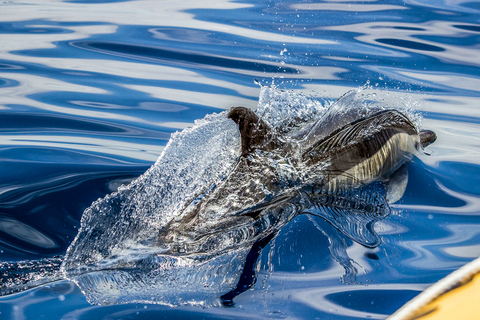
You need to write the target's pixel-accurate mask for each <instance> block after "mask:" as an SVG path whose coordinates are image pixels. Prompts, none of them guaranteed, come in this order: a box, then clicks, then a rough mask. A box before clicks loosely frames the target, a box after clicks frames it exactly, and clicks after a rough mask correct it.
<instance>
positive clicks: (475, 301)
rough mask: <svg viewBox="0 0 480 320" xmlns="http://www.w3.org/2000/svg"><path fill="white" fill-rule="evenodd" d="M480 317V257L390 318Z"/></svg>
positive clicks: (428, 319) (411, 319) (436, 318)
mask: <svg viewBox="0 0 480 320" xmlns="http://www.w3.org/2000/svg"><path fill="white" fill-rule="evenodd" d="M414 319H415V320H444V319H445V320H450V319H462V320H464V319H467V320H468V319H480V258H477V259H476V260H474V261H472V262H470V263H468V264H466V265H465V266H463V267H461V268H460V269H458V270H456V271H454V272H452V273H451V274H449V275H448V276H446V277H445V278H443V279H441V280H440V281H438V282H437V283H435V284H434V285H432V286H430V287H429V288H427V289H426V290H425V291H423V292H422V293H420V294H419V295H418V296H417V297H415V298H414V299H412V300H410V301H409V302H407V303H406V304H405V305H404V306H403V307H401V308H400V309H398V310H397V311H396V312H395V313H394V314H392V315H391V316H390V317H388V318H387V320H414Z"/></svg>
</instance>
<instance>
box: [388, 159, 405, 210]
mask: <svg viewBox="0 0 480 320" xmlns="http://www.w3.org/2000/svg"><path fill="white" fill-rule="evenodd" d="M407 167H408V164H404V165H403V166H401V167H400V168H398V170H397V171H395V172H394V173H393V174H392V175H391V176H390V177H389V178H388V180H385V181H384V182H383V184H384V188H385V191H386V198H387V202H388V203H390V204H391V203H395V202H397V201H398V200H400V199H401V198H402V197H403V194H404V193H405V190H406V189H407V184H408V169H407Z"/></svg>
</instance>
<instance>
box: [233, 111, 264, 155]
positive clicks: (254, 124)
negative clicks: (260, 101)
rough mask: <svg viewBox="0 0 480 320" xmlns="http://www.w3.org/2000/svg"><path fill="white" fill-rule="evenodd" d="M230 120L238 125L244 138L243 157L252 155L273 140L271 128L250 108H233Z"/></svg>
mask: <svg viewBox="0 0 480 320" xmlns="http://www.w3.org/2000/svg"><path fill="white" fill-rule="evenodd" d="M228 118H230V119H232V120H233V121H234V122H235V123H236V124H238V129H239V130H240V136H241V138H242V156H246V155H248V154H250V153H251V152H252V151H253V150H254V149H255V148H258V147H262V146H264V145H265V144H266V143H267V142H269V141H270V140H271V138H272V132H271V131H272V130H271V128H270V126H269V125H268V124H266V123H265V121H263V120H262V119H260V118H259V117H258V116H257V115H256V114H255V112H253V111H252V110H250V109H248V108H245V107H235V108H232V109H231V110H230V112H229V113H228Z"/></svg>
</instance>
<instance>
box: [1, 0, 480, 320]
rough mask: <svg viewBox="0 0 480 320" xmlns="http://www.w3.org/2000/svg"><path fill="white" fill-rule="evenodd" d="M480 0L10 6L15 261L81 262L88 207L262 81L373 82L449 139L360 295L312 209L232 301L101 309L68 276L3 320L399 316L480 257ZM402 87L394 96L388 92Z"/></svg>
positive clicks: (13, 306) (4, 110)
mask: <svg viewBox="0 0 480 320" xmlns="http://www.w3.org/2000/svg"><path fill="white" fill-rule="evenodd" d="M479 15H480V6H479V5H478V3H476V2H473V1H472V2H468V1H459V2H456V3H453V2H451V1H436V2H431V1H406V2H400V1H369V2H358V1H324V2H316V3H311V2H299V1H223V0H219V1H212V2H205V1H175V2H173V1H74V0H72V1H64V2H57V1H22V2H16V1H2V2H1V3H0V21H1V22H0V249H1V251H0V260H2V261H18V260H27V259H39V258H43V257H51V256H54V255H58V254H63V253H64V252H65V250H66V248H67V247H68V246H69V244H70V242H71V241H72V240H73V238H74V237H75V235H76V234H77V230H78V227H79V225H80V217H81V215H82V213H83V210H84V209H85V208H86V207H88V206H89V205H90V204H91V203H92V201H94V200H96V199H98V198H99V197H103V196H105V195H106V194H108V193H111V192H112V191H115V190H116V188H117V187H118V186H119V185H121V184H123V183H128V182H129V181H130V180H131V179H133V178H135V177H138V176H139V175H141V174H142V173H143V172H145V170H146V169H148V168H149V167H150V166H151V165H152V164H153V163H154V162H155V160H156V159H157V157H158V156H159V155H160V153H161V152H162V150H163V148H164V146H165V145H166V143H167V142H168V140H169V137H170V134H171V133H173V132H175V131H177V130H181V129H183V128H186V127H188V126H190V125H191V124H192V123H193V121H194V120H195V119H198V118H202V117H204V116H205V115H206V114H209V113H212V112H219V111H222V110H225V109H228V108H230V107H232V106H237V105H244V106H247V107H250V108H253V109H254V108H256V106H257V103H258V96H259V92H260V88H259V86H258V85H257V84H255V81H254V79H258V80H259V81H260V82H261V83H264V84H269V83H271V82H272V79H275V83H276V85H277V86H279V87H280V88H284V89H292V90H293V92H303V93H307V94H312V95H315V96H317V97H319V98H320V99H324V100H334V99H336V98H338V97H339V96H341V95H342V94H343V93H344V92H346V91H348V90H350V89H352V88H357V87H359V86H362V85H364V84H365V83H367V82H369V83H370V85H371V86H373V87H374V88H377V89H378V90H379V91H381V92H383V93H384V95H391V96H392V97H393V98H392V99H395V100H396V102H397V104H398V103H399V102H398V101H400V103H399V104H401V103H402V101H403V100H404V101H405V104H407V105H408V106H409V107H411V108H414V109H416V110H418V111H421V112H422V114H423V117H424V119H423V123H422V125H423V126H424V127H426V128H429V129H432V130H434V131H435V132H436V133H437V135H438V140H437V142H435V144H433V145H432V146H430V147H429V148H428V151H429V152H430V153H431V155H430V156H426V155H422V156H420V157H419V158H415V159H414V161H413V162H412V163H411V164H410V166H409V184H408V186H407V190H406V192H405V195H404V197H403V198H402V199H401V201H400V202H398V203H396V204H395V205H394V206H393V209H394V212H393V213H392V214H391V215H390V216H389V217H388V218H387V219H386V220H384V221H382V222H381V223H379V224H378V225H377V226H376V231H377V232H378V233H379V234H380V236H381V238H382V244H381V245H380V246H379V247H378V248H376V249H367V248H364V247H362V246H360V245H358V244H355V243H353V242H351V241H350V242H348V246H349V247H348V250H347V252H348V254H349V256H350V258H351V259H353V261H354V262H355V266H356V267H357V269H358V270H359V273H358V277H357V280H358V281H359V282H360V284H353V285H345V284H343V283H341V282H340V280H339V278H340V276H341V275H342V274H343V268H342V267H341V266H340V265H339V264H337V263H336V261H335V260H334V259H333V258H332V256H331V255H330V253H329V251H328V248H327V247H328V238H327V237H326V236H324V235H323V234H322V233H321V232H319V231H318V230H317V228H316V226H315V224H312V223H311V221H310V220H309V219H308V217H306V216H299V217H298V218H296V219H295V220H293V221H292V222H291V223H290V224H288V225H287V226H286V227H285V228H283V229H282V230H281V232H280V233H279V234H278V236H277V238H276V239H275V241H274V242H271V243H270V244H269V245H268V246H267V248H265V250H264V251H263V253H262V254H261V256H260V263H259V266H258V269H259V276H258V280H257V284H256V286H255V287H254V288H253V289H252V290H250V291H247V292H245V293H243V294H241V295H240V296H239V297H237V299H236V305H235V306H234V307H231V308H222V307H214V308H207V309H200V308H195V307H178V308H170V307H164V306H157V305H143V304H127V305H115V306H92V305H90V304H88V303H87V301H86V299H85V296H84V295H83V294H82V293H81V292H80V290H79V289H78V288H77V287H76V286H75V284H73V283H71V282H68V281H62V282H59V283H57V284H55V285H49V286H43V287H39V288H37V289H33V290H30V291H27V292H23V293H19V294H15V295H11V296H7V297H2V298H0V312H1V314H0V317H1V318H2V319H41V318H45V319H170V318H189V319H197V318H198V319H206V318H208V319H230V318H239V319H244V318H300V319H314V318H318V319H365V318H368V319H372V318H373V319H383V318H385V317H386V316H388V315H389V314H391V313H393V312H394V311H395V310H396V309H397V308H399V307H400V306H401V305H402V304H404V303H405V302H406V301H408V300H410V299H411V298H413V297H414V296H416V295H417V294H418V293H419V292H421V291H422V290H423V289H425V288H426V287H427V286H429V285H430V284H432V283H434V282H436V281H437V280H439V279H441V278H442V277H444V276H446V275H447V274H449V273H450V272H452V271H453V270H456V269H458V268H459V267H461V266H462V265H464V264H466V263H468V262H469V261H471V260H473V259H474V258H476V257H478V256H479V255H480V228H479V224H480V217H479V216H480V184H479V183H478V181H480V111H479V109H478V108H479V107H478V104H479V102H480V99H479V97H480V77H479V75H480V58H479V54H480V50H479V48H480V47H479V43H480V21H479V18H478V17H479ZM385 92H388V94H387V93H385Z"/></svg>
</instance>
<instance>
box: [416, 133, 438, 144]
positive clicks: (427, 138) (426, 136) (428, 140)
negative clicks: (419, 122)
mask: <svg viewBox="0 0 480 320" xmlns="http://www.w3.org/2000/svg"><path fill="white" fill-rule="evenodd" d="M418 135H419V136H420V143H421V144H422V148H425V147H426V146H428V145H430V144H432V143H434V142H435V140H437V135H436V134H435V132H433V131H432V130H422V131H420V132H419V134H418Z"/></svg>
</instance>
